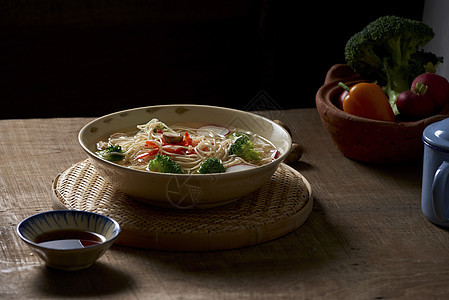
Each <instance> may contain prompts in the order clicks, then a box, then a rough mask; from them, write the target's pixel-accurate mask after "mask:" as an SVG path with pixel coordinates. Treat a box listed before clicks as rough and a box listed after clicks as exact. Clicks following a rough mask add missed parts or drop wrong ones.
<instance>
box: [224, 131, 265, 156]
mask: <svg viewBox="0 0 449 300" xmlns="http://www.w3.org/2000/svg"><path fill="white" fill-rule="evenodd" d="M229 154H231V155H233V154H235V155H237V156H240V157H241V158H243V159H244V160H246V161H254V160H260V158H261V157H260V153H259V152H257V151H256V150H254V143H253V142H252V141H250V140H249V138H248V137H247V136H246V135H241V136H240V137H239V138H238V139H237V140H236V141H235V142H234V144H232V145H231V147H230V148H229Z"/></svg>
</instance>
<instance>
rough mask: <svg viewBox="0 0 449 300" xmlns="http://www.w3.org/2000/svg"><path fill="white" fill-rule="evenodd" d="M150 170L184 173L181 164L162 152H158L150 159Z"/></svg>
mask: <svg viewBox="0 0 449 300" xmlns="http://www.w3.org/2000/svg"><path fill="white" fill-rule="evenodd" d="M148 170H150V171H153V172H159V173H177V174H183V173H184V171H183V170H182V168H181V166H180V165H178V164H177V163H176V162H175V161H174V160H173V159H171V158H170V157H168V156H167V155H162V154H157V155H156V157H155V158H154V159H152V160H150V162H149V163H148Z"/></svg>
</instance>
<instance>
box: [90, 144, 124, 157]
mask: <svg viewBox="0 0 449 300" xmlns="http://www.w3.org/2000/svg"><path fill="white" fill-rule="evenodd" d="M96 154H97V155H98V156H101V157H103V158H104V159H106V160H109V161H120V160H122V159H123V158H124V157H125V153H124V152H123V150H122V147H121V146H109V147H107V148H106V149H104V150H101V151H98V152H96Z"/></svg>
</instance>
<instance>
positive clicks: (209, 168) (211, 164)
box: [198, 157, 226, 174]
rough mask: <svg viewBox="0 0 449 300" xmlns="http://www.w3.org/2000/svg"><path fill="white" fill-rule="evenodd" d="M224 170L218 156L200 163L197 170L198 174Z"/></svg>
mask: <svg viewBox="0 0 449 300" xmlns="http://www.w3.org/2000/svg"><path fill="white" fill-rule="evenodd" d="M225 171H226V168H225V167H224V166H223V164H222V163H221V161H220V160H219V159H218V158H215V157H214V158H208V159H206V160H205V161H204V162H203V163H202V164H201V167H200V168H199V170H198V173H200V174H209V173H223V172H225Z"/></svg>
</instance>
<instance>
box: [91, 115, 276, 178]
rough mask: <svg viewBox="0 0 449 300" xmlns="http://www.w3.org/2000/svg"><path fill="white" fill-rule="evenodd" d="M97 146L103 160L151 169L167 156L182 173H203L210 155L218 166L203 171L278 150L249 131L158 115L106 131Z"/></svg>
mask: <svg viewBox="0 0 449 300" xmlns="http://www.w3.org/2000/svg"><path fill="white" fill-rule="evenodd" d="M97 150H98V151H97V152H96V154H97V155H99V156H101V157H103V158H105V159H107V160H110V161H114V162H115V163H117V164H119V165H122V166H126V167H128V168H131V169H137V170H142V171H155V170H154V169H152V168H151V166H150V164H154V162H153V163H152V161H153V160H155V159H160V158H162V157H164V159H166V158H167V157H168V158H169V161H170V163H172V162H173V163H174V164H176V165H177V166H179V169H180V172H179V173H186V174H198V173H204V171H203V170H205V169H207V168H206V167H205V166H206V165H207V164H205V162H206V161H208V160H211V159H212V160H215V161H214V162H213V164H214V167H215V166H217V165H218V166H220V168H219V169H217V168H209V170H206V172H205V173H216V172H231V171H233V170H239V169H243V168H252V167H257V166H261V165H265V164H267V163H269V162H272V161H273V160H275V159H277V158H278V157H279V156H280V154H281V153H280V151H279V150H278V149H276V147H275V146H274V145H273V144H272V143H271V142H270V141H268V140H267V139H265V138H264V137H262V136H260V135H257V134H255V133H252V132H250V131H243V130H239V129H234V128H226V127H221V126H214V125H208V126H200V125H198V124H193V123H192V124H187V123H183V124H173V125H171V126H168V125H167V124H165V123H163V122H161V121H160V120H158V119H152V120H151V121H149V122H148V123H146V124H142V125H137V131H136V129H135V128H134V129H132V130H126V131H124V132H117V133H114V134H112V135H110V136H109V137H107V138H105V139H103V140H101V141H99V142H98V143H97ZM164 163H166V161H165V160H164ZM209 165H210V162H209ZM211 170H212V171H211ZM217 170H219V171H217ZM158 171H160V170H158ZM160 172H167V173H172V172H171V171H163V170H162V171H160Z"/></svg>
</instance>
